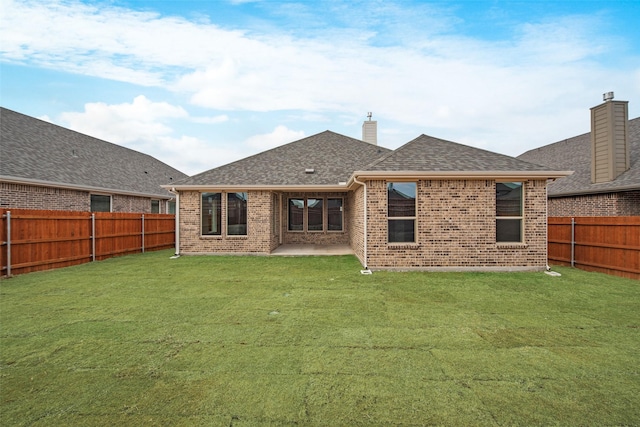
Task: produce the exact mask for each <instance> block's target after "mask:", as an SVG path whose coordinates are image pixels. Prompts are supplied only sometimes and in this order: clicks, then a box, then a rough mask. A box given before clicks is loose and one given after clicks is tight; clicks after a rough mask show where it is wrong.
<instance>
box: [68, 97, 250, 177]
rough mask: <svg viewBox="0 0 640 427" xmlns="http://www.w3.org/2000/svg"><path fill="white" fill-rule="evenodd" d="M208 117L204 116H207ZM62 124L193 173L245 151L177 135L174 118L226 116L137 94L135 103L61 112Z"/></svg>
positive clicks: (221, 119)
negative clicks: (195, 113)
mask: <svg viewBox="0 0 640 427" xmlns="http://www.w3.org/2000/svg"><path fill="white" fill-rule="evenodd" d="M203 119H204V120H203ZM60 120H61V121H62V124H63V125H64V126H66V127H68V128H70V129H73V130H75V131H77V132H80V133H84V134H86V135H91V136H94V137H96V138H100V139H103V140H105V141H108V142H112V143H115V144H119V145H123V146H126V147H128V148H131V149H133V150H136V151H140V152H142V153H145V154H149V155H151V156H153V157H155V158H157V159H158V160H161V161H163V162H165V163H167V164H169V165H171V166H173V167H175V168H176V169H178V170H180V171H182V172H185V173H187V174H189V175H191V174H194V173H197V172H202V171H203V170H207V169H210V168H212V167H214V166H219V165H221V164H224V163H227V162H230V161H233V160H237V159H239V158H241V157H242V156H243V154H244V153H243V151H242V150H241V149H236V148H225V147H216V146H214V145H212V144H210V143H209V142H207V141H205V140H202V139H200V138H197V137H193V136H188V135H175V132H174V130H173V129H172V128H171V127H170V126H169V125H167V124H166V122H167V121H171V120H184V121H195V122H204V123H221V122H224V121H226V120H227V117H226V116H224V117H223V116H218V117H211V118H206V117H205V118H198V117H196V118H194V119H190V118H189V115H188V113H187V112H186V111H185V110H184V109H183V108H182V107H179V106H174V105H171V104H169V103H166V102H153V101H151V100H149V99H147V98H146V97H145V96H142V95H141V96H137V97H136V98H135V99H134V100H133V102H131V103H122V104H114V105H109V104H105V103H101V102H98V103H89V104H86V105H85V108H84V111H82V112H65V113H62V114H61V115H60Z"/></svg>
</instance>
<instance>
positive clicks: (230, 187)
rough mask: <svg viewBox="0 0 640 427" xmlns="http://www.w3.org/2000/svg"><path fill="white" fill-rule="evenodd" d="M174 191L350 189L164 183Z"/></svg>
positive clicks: (344, 187)
mask: <svg viewBox="0 0 640 427" xmlns="http://www.w3.org/2000/svg"><path fill="white" fill-rule="evenodd" d="M161 187H162V188H164V189H165V190H169V191H171V192H172V193H173V192H178V191H237V192H240V191H289V192H310V191H315V192H325V193H326V192H333V191H338V192H344V191H347V190H349V188H348V187H347V185H346V184H343V185H340V184H338V185H162V186H161Z"/></svg>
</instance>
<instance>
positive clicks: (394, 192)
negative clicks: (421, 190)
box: [387, 182, 417, 243]
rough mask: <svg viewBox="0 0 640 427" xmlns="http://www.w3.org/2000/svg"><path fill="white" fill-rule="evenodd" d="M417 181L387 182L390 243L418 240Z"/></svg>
mask: <svg viewBox="0 0 640 427" xmlns="http://www.w3.org/2000/svg"><path fill="white" fill-rule="evenodd" d="M416 187H417V184H416V183H415V182H388V183H387V223H388V224H387V225H388V241H389V243H413V242H415V241H416V233H415V231H416Z"/></svg>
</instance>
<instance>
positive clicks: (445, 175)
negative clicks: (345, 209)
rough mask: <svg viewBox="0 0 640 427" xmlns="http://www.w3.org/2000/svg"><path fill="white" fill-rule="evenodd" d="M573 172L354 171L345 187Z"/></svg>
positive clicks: (554, 176) (543, 176) (550, 176)
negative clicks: (390, 181)
mask: <svg viewBox="0 0 640 427" xmlns="http://www.w3.org/2000/svg"><path fill="white" fill-rule="evenodd" d="M572 173H573V171H356V172H354V173H353V174H352V175H351V177H350V178H349V181H348V182H347V186H348V187H351V186H352V185H353V183H354V180H355V179H359V180H362V179H381V178H385V179H434V180H438V179H498V180H523V179H557V178H562V177H565V176H569V175H571V174H572Z"/></svg>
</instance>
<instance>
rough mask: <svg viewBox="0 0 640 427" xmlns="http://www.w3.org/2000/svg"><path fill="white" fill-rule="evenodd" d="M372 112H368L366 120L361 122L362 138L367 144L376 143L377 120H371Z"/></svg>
mask: <svg viewBox="0 0 640 427" xmlns="http://www.w3.org/2000/svg"><path fill="white" fill-rule="evenodd" d="M371 116H372V113H368V114H367V117H368V118H369V120H366V121H365V122H364V123H362V140H363V141H364V142H368V143H369V144H373V145H378V122H377V121H375V120H371Z"/></svg>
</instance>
